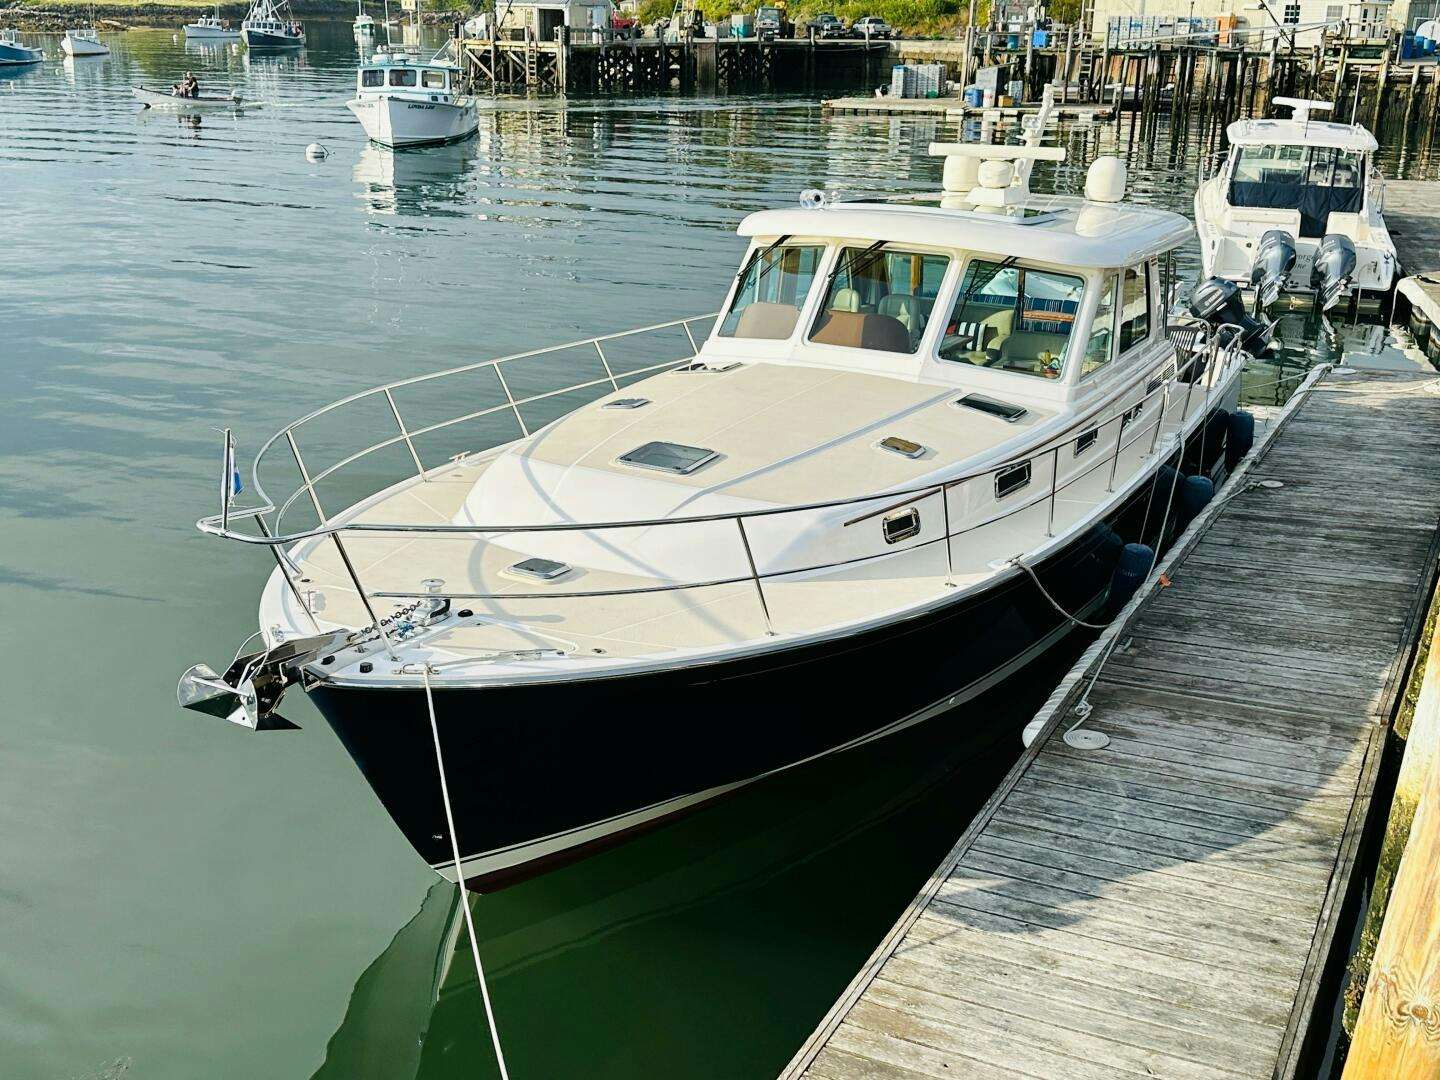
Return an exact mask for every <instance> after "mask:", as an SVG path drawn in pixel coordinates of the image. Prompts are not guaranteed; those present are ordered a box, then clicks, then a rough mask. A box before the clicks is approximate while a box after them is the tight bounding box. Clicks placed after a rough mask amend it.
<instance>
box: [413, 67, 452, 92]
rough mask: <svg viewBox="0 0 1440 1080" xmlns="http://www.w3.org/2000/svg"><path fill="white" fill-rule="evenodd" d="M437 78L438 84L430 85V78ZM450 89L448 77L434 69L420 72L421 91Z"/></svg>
mask: <svg viewBox="0 0 1440 1080" xmlns="http://www.w3.org/2000/svg"><path fill="white" fill-rule="evenodd" d="M432 77H434V78H438V79H439V80H440V81H439V82H438V83H434V84H432V83H430V82H429V81H428V80H429V79H430V78H432ZM449 87H450V79H449V76H448V75H447V74H446V73H445V72H444V71H441V70H439V69H436V68H422V69H421V71H420V89H422V90H442V91H443V90H448V89H449Z"/></svg>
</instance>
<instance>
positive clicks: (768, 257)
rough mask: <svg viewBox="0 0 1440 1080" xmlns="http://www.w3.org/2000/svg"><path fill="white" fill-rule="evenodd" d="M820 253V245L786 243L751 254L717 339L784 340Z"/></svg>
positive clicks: (807, 291) (796, 319) (806, 292)
mask: <svg viewBox="0 0 1440 1080" xmlns="http://www.w3.org/2000/svg"><path fill="white" fill-rule="evenodd" d="M824 252H825V248H824V247H823V246H821V245H820V244H789V245H785V246H783V247H768V248H764V249H762V250H759V251H757V252H756V253H755V254H754V255H752V256H751V257H750V261H749V262H747V263H746V264H745V267H744V269H743V270H741V272H740V285H739V286H738V287H737V288H736V290H735V300H734V301H733V302H732V303H731V305H730V310H729V311H727V312H726V313H725V318H724V319H723V320H721V322H720V330H719V334H720V336H721V337H734V338H760V339H765V340H772V341H773V340H784V339H785V338H788V337H789V336H790V335H791V334H792V333H794V331H795V324H796V323H797V322H799V320H800V309H801V308H802V307H804V306H805V300H806V298H807V297H809V295H810V287H811V286H812V285H813V284H814V283H815V271H816V269H817V268H818V267H819V265H820V257H821V255H823V254H824Z"/></svg>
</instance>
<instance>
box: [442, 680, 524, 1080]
mask: <svg viewBox="0 0 1440 1080" xmlns="http://www.w3.org/2000/svg"><path fill="white" fill-rule="evenodd" d="M420 674H421V675H423V676H424V677H425V705H426V707H427V708H428V709H429V710H430V735H431V737H432V738H434V740H435V765H436V767H437V768H438V769H439V771H440V796H441V798H442V799H444V801H445V824H446V826H447V827H448V828H449V830H450V854H451V856H452V857H453V858H454V860H455V887H456V888H457V889H459V890H460V905H461V907H463V908H464V909H465V929H467V930H468V931H469V932H470V953H471V955H472V956H474V958H475V976H476V978H477V979H479V981H480V998H481V1000H482V1001H484V1002H485V1022H486V1023H487V1024H488V1025H489V1027H490V1043H491V1045H492V1046H494V1047H495V1063H496V1064H497V1065H499V1066H500V1077H501V1080H510V1073H509V1071H508V1070H507V1069H506V1068H505V1051H504V1050H502V1049H501V1048H500V1031H499V1029H498V1028H497V1027H496V1026H495V1010H494V1009H493V1008H492V1007H491V1005H490V988H489V986H487V985H486V983H485V965H484V964H482V963H481V962H480V942H479V940H478V939H477V938H476V936H475V919H474V917H473V916H472V915H471V914H470V896H469V894H468V893H467V892H466V891H465V873H464V871H463V870H462V869H461V867H460V840H459V838H458V837H457V836H456V835H455V814H454V812H453V811H452V810H451V809H450V785H449V784H448V783H447V782H446V780H445V755H444V754H443V753H441V751H440V725H439V724H438V723H436V721H435V697H434V695H433V694H431V692H430V665H429V663H422V664H420Z"/></svg>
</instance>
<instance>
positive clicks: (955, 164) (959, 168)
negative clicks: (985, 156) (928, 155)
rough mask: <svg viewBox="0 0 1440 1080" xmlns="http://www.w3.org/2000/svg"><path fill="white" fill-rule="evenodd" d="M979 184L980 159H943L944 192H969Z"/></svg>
mask: <svg viewBox="0 0 1440 1080" xmlns="http://www.w3.org/2000/svg"><path fill="white" fill-rule="evenodd" d="M979 182H980V159H979V158H973V157H947V158H946V159H945V180H944V184H945V190H946V191H961V192H963V191H969V190H970V189H971V188H973V187H974V186H975V185H976V184H978V183H979Z"/></svg>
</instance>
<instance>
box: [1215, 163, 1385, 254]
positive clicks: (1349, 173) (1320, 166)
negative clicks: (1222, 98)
mask: <svg viewBox="0 0 1440 1080" xmlns="http://www.w3.org/2000/svg"><path fill="white" fill-rule="evenodd" d="M1364 195H1365V155H1364V154H1360V153H1356V152H1354V151H1351V150H1338V149H1336V148H1335V147H1333V146H1242V147H1240V148H1239V150H1238V151H1236V154H1235V167H1234V170H1233V172H1232V174H1231V177H1230V205H1231V206H1244V207H1253V208H1255V209H1269V210H1299V211H1300V235H1301V236H1312V237H1319V236H1324V235H1325V232H1326V219H1327V218H1328V217H1329V216H1330V215H1331V214H1335V213H1341V214H1358V213H1359V212H1360V210H1361V208H1362V206H1363V205H1364Z"/></svg>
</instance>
